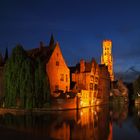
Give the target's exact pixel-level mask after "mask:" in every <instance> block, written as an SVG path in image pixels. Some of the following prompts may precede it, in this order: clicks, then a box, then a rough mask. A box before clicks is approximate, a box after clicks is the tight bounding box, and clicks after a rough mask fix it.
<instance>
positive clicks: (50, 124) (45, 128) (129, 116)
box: [0, 104, 140, 140]
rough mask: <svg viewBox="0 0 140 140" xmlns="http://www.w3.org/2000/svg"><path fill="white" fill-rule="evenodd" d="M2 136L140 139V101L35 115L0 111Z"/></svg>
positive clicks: (42, 139) (24, 139) (6, 138)
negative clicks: (137, 102) (136, 103)
mask: <svg viewBox="0 0 140 140" xmlns="http://www.w3.org/2000/svg"><path fill="white" fill-rule="evenodd" d="M0 139H2V140H10V139H14V140H31V139H32V140H138V139H140V105H136V106H133V107H132V106H131V107H128V105H127V104H115V105H114V104H112V105H109V106H96V107H92V108H83V109H81V110H69V111H52V112H48V113H41V114H32V115H29V114H27V115H16V116H15V115H11V114H1V115H0Z"/></svg>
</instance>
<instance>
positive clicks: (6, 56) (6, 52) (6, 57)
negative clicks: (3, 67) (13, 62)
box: [4, 48, 8, 63]
mask: <svg viewBox="0 0 140 140" xmlns="http://www.w3.org/2000/svg"><path fill="white" fill-rule="evenodd" d="M7 59H8V49H7V48H6V50H5V56H4V63H6V61H7Z"/></svg>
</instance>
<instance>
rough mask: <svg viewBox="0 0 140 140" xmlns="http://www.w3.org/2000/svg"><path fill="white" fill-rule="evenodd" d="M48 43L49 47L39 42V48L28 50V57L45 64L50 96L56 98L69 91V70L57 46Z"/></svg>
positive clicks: (56, 44)
mask: <svg viewBox="0 0 140 140" xmlns="http://www.w3.org/2000/svg"><path fill="white" fill-rule="evenodd" d="M50 42H51V44H50V45H49V46H45V45H44V44H43V43H42V42H40V46H39V47H38V48H34V49H32V50H29V51H28V55H29V56H30V57H31V58H33V59H36V58H38V57H39V58H40V59H41V61H42V63H45V66H46V74H47V76H48V78H49V83H50V92H51V95H52V96H53V97H58V96H59V95H60V93H65V92H68V91H69V89H70V70H69V68H68V67H67V65H66V62H65V60H64V58H63V55H62V52H61V49H60V46H59V44H58V43H54V42H52V41H50Z"/></svg>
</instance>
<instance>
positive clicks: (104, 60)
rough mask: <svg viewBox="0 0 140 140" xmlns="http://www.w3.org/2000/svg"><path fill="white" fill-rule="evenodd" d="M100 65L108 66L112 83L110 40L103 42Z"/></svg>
mask: <svg viewBox="0 0 140 140" xmlns="http://www.w3.org/2000/svg"><path fill="white" fill-rule="evenodd" d="M101 64H105V65H106V66H108V71H109V73H110V78H111V81H114V72H113V55H112V41H111V40H104V41H103V53H102V56H101Z"/></svg>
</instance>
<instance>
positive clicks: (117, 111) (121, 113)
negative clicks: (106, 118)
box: [110, 103, 128, 127]
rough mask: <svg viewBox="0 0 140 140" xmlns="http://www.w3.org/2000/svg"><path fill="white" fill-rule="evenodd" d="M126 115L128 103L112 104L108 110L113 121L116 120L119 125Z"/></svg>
mask: <svg viewBox="0 0 140 140" xmlns="http://www.w3.org/2000/svg"><path fill="white" fill-rule="evenodd" d="M127 116H128V104H121V103H120V104H113V105H112V109H111V110H110V117H111V120H112V121H113V122H116V123H117V124H118V125H119V126H120V127H121V126H122V125H123V122H124V121H125V120H126V119H127Z"/></svg>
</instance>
